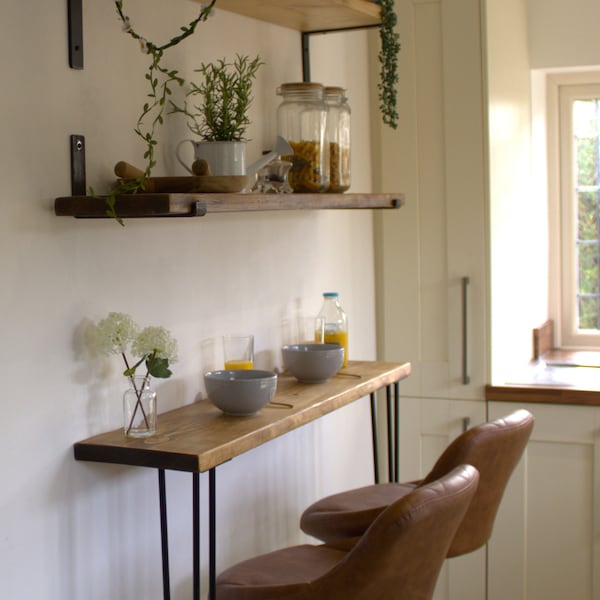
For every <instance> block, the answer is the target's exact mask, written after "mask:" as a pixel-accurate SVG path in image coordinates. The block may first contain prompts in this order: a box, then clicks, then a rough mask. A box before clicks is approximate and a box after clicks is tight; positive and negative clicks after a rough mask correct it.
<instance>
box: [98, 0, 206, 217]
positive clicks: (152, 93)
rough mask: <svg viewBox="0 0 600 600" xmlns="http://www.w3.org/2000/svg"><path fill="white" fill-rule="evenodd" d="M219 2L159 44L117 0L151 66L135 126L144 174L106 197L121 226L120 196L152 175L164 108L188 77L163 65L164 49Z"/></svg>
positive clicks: (126, 29)
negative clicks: (141, 147) (138, 27)
mask: <svg viewBox="0 0 600 600" xmlns="http://www.w3.org/2000/svg"><path fill="white" fill-rule="evenodd" d="M216 1H217V0H212V1H211V2H206V3H204V4H202V5H201V9H200V14H199V15H198V16H197V17H196V18H195V19H194V20H193V21H191V22H190V23H189V24H188V25H187V26H183V27H181V33H180V34H179V35H177V36H175V37H173V38H171V39H170V40H169V41H168V42H166V43H164V44H162V45H160V46H159V45H157V44H154V43H153V42H151V41H149V40H147V39H146V38H144V37H143V36H141V35H140V34H139V33H137V32H136V31H135V29H134V28H133V26H132V24H131V19H130V18H129V16H128V15H126V14H125V13H124V11H123V0H115V7H116V9H117V13H118V15H119V18H120V20H121V23H122V26H123V31H124V32H125V33H127V34H129V35H130V36H131V37H132V38H133V39H134V40H136V41H137V42H138V43H139V45H140V49H141V50H142V52H144V53H145V54H148V55H149V56H150V65H149V66H148V72H147V73H146V75H145V78H146V81H147V82H148V86H149V88H150V89H149V93H148V96H147V97H148V100H147V101H146V102H145V103H144V106H143V108H142V112H141V113H140V116H139V117H138V120H137V124H136V127H135V128H134V131H135V133H136V134H137V135H138V136H139V137H140V138H141V139H142V140H143V142H144V144H145V145H146V150H145V152H144V159H145V160H146V166H145V168H144V174H143V175H141V176H140V177H136V178H135V179H132V180H130V181H119V182H118V183H116V184H115V185H113V186H111V188H110V190H109V193H108V196H107V197H106V214H107V215H108V216H109V217H113V218H114V219H116V220H117V221H118V222H119V223H120V224H121V225H123V221H122V219H121V218H120V217H119V216H118V215H117V213H116V210H115V205H116V199H117V196H118V195H119V194H125V193H129V194H132V193H136V192H139V191H140V190H143V189H144V187H145V183H146V179H147V178H148V177H150V175H151V173H152V169H153V168H154V167H155V166H156V158H155V150H156V146H157V143H158V142H157V140H156V137H155V136H156V131H157V129H158V127H160V125H162V124H163V122H164V116H163V115H164V110H165V107H166V105H167V100H168V98H169V97H170V96H171V95H172V93H173V92H172V87H173V86H174V85H178V86H183V84H184V83H185V80H184V79H183V78H182V77H180V76H179V74H178V72H177V71H176V70H174V69H168V68H166V67H164V66H163V65H162V64H161V60H162V58H163V55H164V52H165V50H168V49H169V48H172V47H173V46H176V45H177V44H179V42H182V41H183V40H185V39H186V38H188V37H190V36H191V35H192V34H193V33H194V32H195V31H196V27H197V25H198V23H200V22H201V21H206V19H207V18H208V17H209V15H210V13H211V11H212V9H213V6H214V5H215V2H216ZM91 193H92V195H95V194H94V193H93V190H91Z"/></svg>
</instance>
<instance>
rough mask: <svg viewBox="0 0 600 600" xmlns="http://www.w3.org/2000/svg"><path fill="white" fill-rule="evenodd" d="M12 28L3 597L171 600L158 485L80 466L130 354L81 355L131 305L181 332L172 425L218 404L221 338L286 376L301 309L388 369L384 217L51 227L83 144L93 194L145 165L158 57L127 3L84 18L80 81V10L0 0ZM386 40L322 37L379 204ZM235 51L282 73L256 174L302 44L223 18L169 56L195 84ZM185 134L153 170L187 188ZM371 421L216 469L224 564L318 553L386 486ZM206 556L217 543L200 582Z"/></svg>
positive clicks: (0, 29)
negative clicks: (379, 266)
mask: <svg viewBox="0 0 600 600" xmlns="http://www.w3.org/2000/svg"><path fill="white" fill-rule="evenodd" d="M125 9H126V12H127V13H128V14H129V15H130V16H131V18H132V22H133V24H134V27H135V28H136V29H138V30H139V31H140V32H143V33H145V34H146V36H147V37H148V38H149V39H151V40H153V41H155V42H159V41H164V40H166V39H168V38H169V37H171V36H173V35H175V34H176V33H177V32H178V28H179V26H180V25H182V24H185V23H188V22H189V21H191V20H192V19H193V18H194V16H195V15H196V14H197V11H198V10H199V8H198V4H196V3H192V2H187V1H185V0H172V1H171V2H164V1H162V0H129V1H128V2H126V3H125ZM0 33H1V35H0V55H1V56H2V57H3V58H2V93H1V94H0V115H2V116H1V123H2V135H0V159H1V160H0V174H1V180H2V193H1V196H0V205H1V207H2V218H1V219H0V249H1V258H0V339H1V341H2V343H1V344H0V365H1V373H2V381H3V394H2V401H1V406H2V409H3V435H2V436H1V438H0V456H2V471H1V472H2V486H0V514H1V515H2V518H1V522H2V527H1V529H0V532H1V533H0V581H1V582H2V596H3V597H6V598H12V599H14V600H30V599H31V598H41V599H44V600H106V599H107V598H114V599H118V600H128V599H131V600H138V599H139V598H148V599H154V598H159V597H161V592H160V590H161V578H160V566H159V565H160V552H159V529H158V510H157V509H158V502H157V484H156V474H155V472H154V471H152V470H148V471H145V470H143V469H134V468H125V467H118V466H109V465H100V464H86V463H81V462H75V461H74V460H73V456H72V444H73V443H74V442H76V441H77V440H80V439H83V438H86V437H88V436H90V435H92V434H95V433H99V432H102V431H106V430H110V429H114V428H117V427H119V425H120V423H121V407H120V402H121V394H122V392H123V390H124V388H125V381H124V378H123V377H122V376H121V375H120V374H119V373H120V370H121V369H122V366H121V365H120V364H119V363H118V361H117V359H116V358H115V359H112V360H107V361H106V362H102V363H101V364H100V363H98V362H96V363H92V362H90V361H89V360H88V359H87V358H86V357H85V355H84V353H83V352H82V341H81V331H82V329H83V326H84V324H85V323H86V322H88V321H89V320H95V319H98V318H101V317H103V316H104V315H105V314H106V313H107V312H108V311H111V310H117V311H124V312H128V313H130V314H131V315H133V316H134V318H135V319H136V320H138V321H139V322H140V323H141V324H144V325H146V324H161V325H164V326H166V327H167V328H169V329H170V330H171V331H172V332H173V334H174V335H175V337H176V338H177V339H178V341H179V345H180V356H181V360H180V362H179V363H177V364H176V365H175V368H174V376H173V377H172V378H171V379H169V380H167V381H165V382H160V383H158V384H157V389H158V392H159V402H160V410H161V411H164V410H167V409H170V408H173V407H177V406H180V405H183V404H185V403H189V402H192V401H193V400H194V399H195V398H196V397H197V395H198V394H199V393H201V392H202V383H201V373H202V370H203V369H205V368H207V367H208V366H210V364H209V363H210V358H207V357H206V356H204V355H203V351H202V348H203V344H202V342H203V341H204V340H210V339H218V338H219V336H220V335H221V334H223V333H227V332H230V331H234V330H237V331H239V330H245V331H252V332H254V333H255V334H256V346H257V351H258V353H259V360H258V362H259V363H261V364H260V366H265V367H274V366H278V365H279V364H280V363H279V356H278V348H279V346H280V345H281V343H282V341H283V333H282V331H283V330H282V322H283V321H284V320H285V319H289V318H291V317H292V316H293V314H294V312H295V311H296V310H297V309H298V308H299V309H300V310H302V311H305V312H306V313H309V314H310V313H313V312H316V311H317V310H318V309H319V307H320V304H321V296H320V295H321V292H323V291H325V290H330V289H334V290H337V291H339V292H340V293H341V296H342V301H343V304H344V307H345V308H346V310H347V312H348V314H349V318H350V348H351V350H350V352H351V358H364V359H372V358H374V353H375V339H374V338H375V336H374V297H373V296H374V292H373V250H372V245H373V239H372V231H371V225H372V223H371V221H372V217H371V214H370V213H369V212H350V211H348V212H318V211H316V212H294V213H287V212H284V213H257V214H232V215H209V216H207V217H205V218H200V219H174V220H164V219H156V220H137V221H129V222H127V223H126V227H125V228H121V227H119V226H118V225H117V224H116V223H114V222H112V221H109V220H106V221H104V220H102V221H100V220H89V221H85V220H83V221H80V220H74V219H70V218H58V217H55V216H54V214H53V203H54V198H55V197H57V196H61V195H68V194H69V193H70V179H69V135H70V134H73V133H79V134H83V135H85V137H86V142H87V173H88V184H91V185H93V186H94V188H96V189H97V190H102V189H105V188H106V185H107V184H108V183H109V182H110V181H111V180H112V178H113V176H112V168H113V166H114V164H115V163H116V162H117V161H119V160H127V161H129V162H132V163H134V164H138V165H142V164H143V161H142V158H141V154H142V145H141V144H140V143H139V141H138V139H137V138H136V136H135V135H134V133H133V131H132V130H133V127H134V125H135V122H136V118H137V115H138V113H139V110H140V108H141V106H142V103H143V102H144V96H145V94H146V92H147V90H146V88H145V80H144V73H145V67H146V63H147V57H145V56H144V55H142V54H141V53H140V52H139V50H138V49H137V46H136V44H135V43H134V42H133V40H131V39H130V38H129V37H128V36H126V35H125V34H124V33H122V31H121V27H120V23H119V21H118V19H117V17H116V13H115V10H114V5H113V3H112V2H110V1H105V2H84V54H85V69H84V70H83V71H75V70H71V69H70V68H69V67H68V61H67V18H66V3H65V2H64V0H48V1H46V2H36V3H33V4H32V3H26V2H21V1H20V0H4V2H3V4H2V19H1V21H0ZM368 35H370V34H367V33H365V32H357V33H352V34H350V33H349V34H346V35H345V36H339V35H336V36H331V37H329V36H327V37H323V38H321V39H319V40H318V42H316V46H318V47H319V48H318V54H315V53H313V62H312V72H313V79H314V80H319V78H323V81H324V82H325V83H331V84H340V85H344V86H347V87H348V94H349V97H350V101H351V104H352V107H353V115H354V121H353V127H354V148H353V151H354V165H355V168H354V173H353V191H368V190H369V189H370V173H371V171H370V169H371V167H370V165H371V163H370V158H369V157H370V146H369V121H368V114H369V99H368V91H367V90H366V89H365V87H366V86H365V82H366V81H367V79H368V72H367V71H368V67H367V59H368V52H367V38H368ZM235 52H240V53H246V54H254V53H260V55H261V56H262V57H263V58H264V60H265V61H266V63H267V64H266V65H265V66H264V67H263V68H262V69H261V71H260V72H259V77H258V81H257V83H256V86H255V96H256V100H255V103H254V106H253V108H252V115H251V116H252V126H251V127H250V129H249V132H248V133H249V137H250V138H251V139H252V141H251V143H250V148H249V154H250V159H251V160H253V159H254V158H257V157H258V156H259V155H260V152H261V150H262V149H264V148H267V147H269V145H270V144H271V143H272V140H273V136H274V134H275V129H274V114H275V109H276V106H277V105H278V102H279V100H278V98H277V97H276V96H275V93H274V91H275V87H276V86H277V85H278V84H279V83H282V82H284V81H293V80H299V79H301V56H300V38H299V34H297V33H295V32H292V31H290V30H287V29H283V28H278V27H274V26H269V25H266V24H262V23H259V22H256V21H253V20H249V19H245V18H242V17H238V16H236V15H232V14H229V13H225V12H223V11H220V12H219V13H218V15H217V16H216V17H214V18H212V19H211V20H210V21H209V22H208V23H207V24H201V25H200V26H199V30H198V32H197V33H196V35H195V36H194V37H193V38H192V39H190V40H187V41H186V42H184V43H183V44H181V45H180V46H178V47H177V48H175V49H173V50H170V51H168V52H167V54H166V62H167V63H168V64H169V65H170V66H172V67H175V68H179V69H180V70H181V71H182V72H183V73H184V74H191V70H192V69H193V68H194V67H195V66H197V65H198V64H199V63H200V62H201V61H208V60H212V59H216V58H220V57H223V56H227V57H232V56H233V55H234V53H235ZM186 135H187V130H186V128H185V125H184V123H183V122H182V121H181V120H180V119H178V118H176V117H171V118H169V119H168V120H167V123H166V125H165V127H164V129H163V131H162V133H161V144H160V147H159V166H158V168H157V169H156V171H155V174H156V175H165V174H183V173H182V172H181V170H180V168H179V167H177V166H176V165H175V161H174V147H175V144H176V142H177V141H178V140H180V139H181V138H182V137H184V136H186ZM368 422H369V420H368V406H367V403H366V401H361V402H360V403H357V404H356V405H354V406H352V407H349V408H347V409H344V410H342V411H339V413H338V414H334V415H331V416H329V417H326V418H324V419H322V421H321V422H319V423H317V424H314V425H311V426H307V427H304V428H302V429H300V430H298V431H296V432H294V433H292V434H290V435H288V436H286V437H285V438H282V439H279V440H275V441H273V442H271V443H269V444H267V445H265V446H264V447H262V448H259V449H257V450H255V451H252V452H249V453H247V454H246V455H244V456H242V457H240V458H239V459H237V460H235V461H233V462H231V463H228V464H227V465H224V466H223V467H222V468H220V469H219V470H218V472H217V484H218V515H217V517H218V540H219V543H218V569H222V568H223V567H225V566H227V565H229V564H230V563H232V562H233V561H235V560H238V559H241V558H245V557H248V556H251V555H253V554H256V553H259V552H262V551H266V550H270V549H272V548H275V547H279V546H283V545H286V544H291V543H294V542H297V541H299V540H303V539H304V538H303V537H302V536H301V535H300V534H299V532H298V517H299V514H300V512H301V510H302V509H303V508H304V507H305V506H306V505H307V504H308V503H309V502H311V501H312V500H313V499H314V498H316V497H317V496H320V495H321V494H324V493H327V492H330V491H333V490H336V489H340V488H342V487H348V486H352V485H358V484H360V483H365V482H367V481H369V480H370V478H371V477H372V471H371V458H370V441H369V440H370V438H369V432H368V427H367V426H366V424H367V423H368ZM159 427H160V420H159ZM350 465H351V468H350ZM167 482H168V487H169V498H168V501H169V513H170V514H169V516H170V536H171V566H172V583H173V590H174V591H173V596H172V597H173V598H175V599H180V598H189V597H190V595H191V531H190V522H191V521H190V518H191V515H190V512H191V476H189V475H187V474H182V473H176V474H172V473H169V474H168V478H167ZM202 483H203V484H205V483H206V480H205V478H204V476H202ZM205 488H206V486H205V485H204V487H203V490H204V491H205ZM241 489H243V491H244V493H243V495H242V494H240V490H241ZM204 506H206V505H204ZM206 556H207V553H206V549H205V548H204V549H203V554H202V572H203V575H206Z"/></svg>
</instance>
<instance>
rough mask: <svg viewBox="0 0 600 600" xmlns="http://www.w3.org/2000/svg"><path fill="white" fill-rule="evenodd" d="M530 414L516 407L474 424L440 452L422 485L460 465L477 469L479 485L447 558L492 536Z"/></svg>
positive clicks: (529, 424) (526, 437)
mask: <svg viewBox="0 0 600 600" xmlns="http://www.w3.org/2000/svg"><path fill="white" fill-rule="evenodd" d="M533 421H534V418H533V415H532V414H531V413H530V412H529V411H527V410H517V411H515V412H513V413H511V414H509V415H508V416H506V417H503V418H501V419H497V420H495V421H489V422H487V423H482V424H481V425H476V426H475V427H472V428H471V429H468V430H467V431H465V432H464V433H463V434H461V435H460V436H458V437H457V438H456V439H455V440H454V441H453V442H452V443H451V444H450V445H449V446H448V447H447V448H446V450H445V451H444V452H443V453H442V455H441V456H440V457H439V458H438V460H437V462H436V463H435V465H434V466H433V469H432V470H431V471H430V472H429V474H428V475H427V476H426V477H425V479H423V481H422V484H426V483H429V482H431V481H435V480H437V479H439V478H440V476H441V475H442V474H444V473H448V472H449V471H450V470H451V469H453V468H454V467H456V466H457V465H461V464H469V465H473V466H474V467H475V468H476V469H477V470H478V471H479V487H478V488H477V493H476V494H475V497H474V498H473V502H472V503H471V505H470V506H469V509H468V511H467V514H466V515H465V518H464V520H463V522H462V523H461V525H460V527H459V528H458V531H457V532H456V536H455V537H454V540H453V541H452V544H451V545H450V549H449V551H448V557H452V556H458V555H462V554H466V553H467V552H472V551H473V550H476V549H477V548H479V547H481V546H483V545H484V544H486V543H487V541H488V540H489V538H490V536H491V535H492V529H493V527H494V521H495V519H496V513H497V512H498V507H499V506H500V501H501V500H502V496H503V495H504V490H505V489H506V485H507V483H508V480H509V479H510V476H511V474H512V472H513V471H514V469H515V467H516V465H517V463H518V462H519V460H520V458H521V456H522V454H523V451H524V450H525V446H526V445H527V442H528V440H529V437H530V435H531V431H532V429H533Z"/></svg>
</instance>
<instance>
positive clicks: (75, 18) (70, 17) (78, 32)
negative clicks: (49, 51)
mask: <svg viewBox="0 0 600 600" xmlns="http://www.w3.org/2000/svg"><path fill="white" fill-rule="evenodd" d="M82 3H83V0H67V23H68V28H69V66H70V67H71V69H83V6H82Z"/></svg>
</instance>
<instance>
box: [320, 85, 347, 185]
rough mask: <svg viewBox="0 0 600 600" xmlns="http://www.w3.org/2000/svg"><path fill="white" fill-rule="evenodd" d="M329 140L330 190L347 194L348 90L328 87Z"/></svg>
mask: <svg viewBox="0 0 600 600" xmlns="http://www.w3.org/2000/svg"><path fill="white" fill-rule="evenodd" d="M325 102H326V104H327V108H328V112H327V138H328V140H329V190H328V191H330V192H332V193H336V192H345V191H346V190H347V189H349V188H350V112H351V111H350V105H349V104H348V99H347V97H346V90H345V89H344V88H341V87H333V86H331V87H326V88H325Z"/></svg>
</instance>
